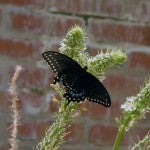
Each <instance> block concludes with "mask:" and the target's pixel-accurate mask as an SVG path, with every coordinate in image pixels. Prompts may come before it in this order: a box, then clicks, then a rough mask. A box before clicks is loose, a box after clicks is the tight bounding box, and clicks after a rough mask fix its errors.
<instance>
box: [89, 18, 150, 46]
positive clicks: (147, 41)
mask: <svg viewBox="0 0 150 150" xmlns="http://www.w3.org/2000/svg"><path fill="white" fill-rule="evenodd" d="M89 25H90V27H89V34H90V35H92V36H93V38H94V39H95V40H98V41H100V40H102V41H109V42H118V41H119V42H129V43H135V44H142V45H150V27H149V26H142V25H141V26H140V25H127V24H119V23H113V22H108V21H105V22H104V21H103V22H102V21H99V20H96V19H91V20H90V21H89Z"/></svg>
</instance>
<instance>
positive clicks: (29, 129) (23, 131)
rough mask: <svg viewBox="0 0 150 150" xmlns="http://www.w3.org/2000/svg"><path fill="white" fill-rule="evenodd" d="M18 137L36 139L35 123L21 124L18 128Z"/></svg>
mask: <svg viewBox="0 0 150 150" xmlns="http://www.w3.org/2000/svg"><path fill="white" fill-rule="evenodd" d="M18 136H19V137H23V138H26V139H37V125H36V123H35V122H23V123H21V124H20V125H19V126H18Z"/></svg>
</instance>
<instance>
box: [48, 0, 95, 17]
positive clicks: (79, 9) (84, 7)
mask: <svg viewBox="0 0 150 150" xmlns="http://www.w3.org/2000/svg"><path fill="white" fill-rule="evenodd" d="M50 6H51V10H52V11H55V12H67V13H68V12H69V13H81V14H82V13H86V12H88V11H89V12H91V11H94V10H95V9H96V0H93V1H91V0H82V1H80V0H72V1H69V0H61V1H58V0H52V1H51V2H50Z"/></svg>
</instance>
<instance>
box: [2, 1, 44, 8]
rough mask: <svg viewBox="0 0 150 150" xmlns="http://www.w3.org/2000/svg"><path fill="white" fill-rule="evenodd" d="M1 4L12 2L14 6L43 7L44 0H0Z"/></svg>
mask: <svg viewBox="0 0 150 150" xmlns="http://www.w3.org/2000/svg"><path fill="white" fill-rule="evenodd" d="M0 3H1V4H13V5H16V6H34V7H35V6H37V7H39V8H41V7H44V5H45V1H44V0H40V1H39V0H0Z"/></svg>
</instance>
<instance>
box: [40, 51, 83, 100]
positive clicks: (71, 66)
mask: <svg viewBox="0 0 150 150" xmlns="http://www.w3.org/2000/svg"><path fill="white" fill-rule="evenodd" d="M42 56H43V58H44V59H45V60H46V62H47V63H48V64H49V65H50V67H51V69H52V70H53V71H54V73H55V80H56V82H60V83H61V84H62V85H63V86H64V87H65V89H66V93H65V94H64V97H66V99H67V100H68V102H71V101H78V102H80V101H83V100H84V98H85V96H84V94H85V91H83V89H81V88H78V87H74V84H75V82H76V80H77V79H78V77H79V75H80V74H82V73H83V72H85V70H84V69H83V68H82V67H81V66H80V65H79V64H78V63H77V62H75V61H74V60H73V59H71V58H70V57H68V56H66V55H63V54H61V53H58V52H54V51H46V52H44V53H43V54H42Z"/></svg>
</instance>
